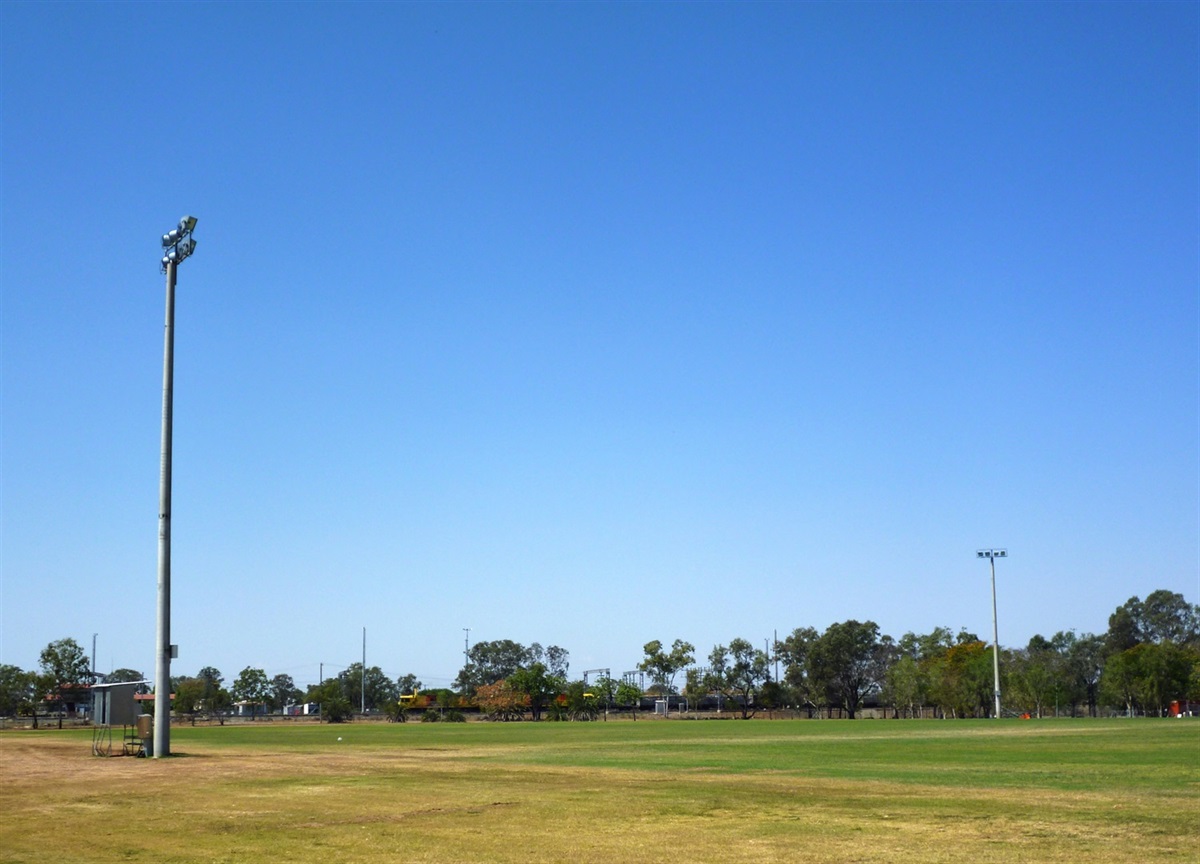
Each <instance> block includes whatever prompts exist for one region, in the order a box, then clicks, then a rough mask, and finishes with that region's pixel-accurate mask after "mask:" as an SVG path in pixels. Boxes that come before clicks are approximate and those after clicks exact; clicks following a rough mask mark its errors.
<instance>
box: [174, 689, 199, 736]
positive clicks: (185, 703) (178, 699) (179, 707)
mask: <svg viewBox="0 0 1200 864" xmlns="http://www.w3.org/2000/svg"><path fill="white" fill-rule="evenodd" d="M174 689H175V704H174V708H175V713H176V714H178V715H179V716H181V717H188V718H189V719H191V721H192V725H193V726H195V725H196V715H197V714H198V713H200V711H202V710H203V709H204V701H205V697H204V694H205V692H206V682H205V681H204V680H203V679H202V678H181V679H179V681H178V682H177V683H176V684H175V688H174Z"/></svg>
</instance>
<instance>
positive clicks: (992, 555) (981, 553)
mask: <svg viewBox="0 0 1200 864" xmlns="http://www.w3.org/2000/svg"><path fill="white" fill-rule="evenodd" d="M975 557H976V558H986V559H988V562H989V563H990V564H991V566H992V672H993V674H994V676H995V677H994V679H993V680H994V689H993V693H994V694H995V697H996V719H997V720H999V719H1000V628H999V626H998V625H997V624H996V559H997V558H1007V557H1008V550H1007V549H979V550H977V551H976V552H975Z"/></svg>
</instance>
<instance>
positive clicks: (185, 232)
mask: <svg viewBox="0 0 1200 864" xmlns="http://www.w3.org/2000/svg"><path fill="white" fill-rule="evenodd" d="M195 227H196V217H195V216H184V217H183V218H182V219H180V220H179V227H178V228H172V229H171V230H170V231H168V232H167V233H166V234H164V235H163V236H162V245H163V252H164V254H163V257H162V272H163V273H166V272H167V265H168V264H178V263H179V262H180V261H182V260H183V259H184V258H186V257H188V256H189V255H191V254H192V253H193V252H195V251H196V240H195V238H193V237H192V229H193V228H195Z"/></svg>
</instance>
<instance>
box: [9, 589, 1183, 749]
mask: <svg viewBox="0 0 1200 864" xmlns="http://www.w3.org/2000/svg"><path fill="white" fill-rule="evenodd" d="M569 659H570V655H569V652H568V651H567V650H566V649H565V648H561V647H558V646H555V645H551V646H549V647H546V648H543V647H542V646H541V645H540V644H539V643H536V642H535V643H533V644H532V645H530V646H528V647H526V646H524V645H521V644H520V643H518V642H514V641H512V640H508V639H501V640H495V641H491V642H478V643H476V644H475V645H473V646H470V648H469V649H468V651H467V652H466V656H465V657H464V664H463V667H462V669H461V670H460V671H459V673H458V676H457V677H456V679H455V681H454V688H453V689H442V690H423V689H422V684H421V682H420V681H419V680H417V678H416V676H414V675H412V674H407V675H402V676H400V677H398V678H396V679H391V678H389V677H388V676H387V675H385V674H384V672H383V671H382V670H381V669H380V668H379V667H378V666H371V667H368V668H366V669H365V670H364V668H363V665H362V664H361V663H355V664H352V665H351V666H349V667H347V668H346V669H344V670H342V671H341V672H339V673H338V674H337V675H336V676H334V677H332V678H328V679H326V680H324V681H321V682H319V683H318V684H315V685H312V686H310V687H309V688H307V690H303V691H302V690H301V689H300V688H299V687H297V686H296V684H295V682H294V681H293V679H292V678H291V676H289V675H286V674H281V675H276V676H274V677H268V676H267V674H266V672H265V671H263V670H262V669H258V668H254V667H246V668H245V669H243V670H242V671H241V672H240V673H239V674H238V675H237V677H236V678H235V679H234V680H233V681H232V682H230V683H229V684H228V686H226V682H225V678H224V677H223V675H222V674H221V672H220V671H219V670H217V669H215V668H213V667H211V666H206V667H204V668H202V669H201V670H200V671H199V672H198V673H197V674H195V675H191V676H180V677H177V678H173V679H172V692H173V693H174V694H175V698H174V703H173V710H174V712H175V714H176V715H177V716H179V717H183V718H190V719H191V720H192V721H193V722H195V720H196V719H197V718H198V717H202V716H209V717H214V718H217V719H222V718H223V717H225V716H227V715H228V714H229V713H230V711H231V710H232V709H233V707H234V706H235V705H240V706H241V707H242V708H243V709H248V710H246V712H245V713H248V714H249V716H250V717H251V719H253V718H254V717H256V716H258V715H260V714H264V713H277V712H281V711H283V710H285V709H287V708H288V707H289V706H293V705H297V704H301V703H311V704H316V705H319V706H320V713H321V715H322V718H323V719H325V720H330V721H340V720H344V719H347V718H349V717H350V716H352V715H353V714H354V713H356V712H357V711H361V710H364V709H365V710H366V711H368V712H373V711H374V712H385V713H387V714H388V715H389V716H391V717H392V718H393V719H397V720H403V719H406V716H407V713H408V711H409V710H411V709H412V708H423V709H426V710H425V711H423V715H422V716H423V719H439V718H442V719H458V716H461V715H459V714H458V712H459V711H460V710H461V709H462V708H466V707H469V708H472V709H476V710H478V711H479V712H480V713H481V714H483V715H484V716H485V717H488V718H490V719H496V720H515V719H522V718H524V717H526V716H528V717H530V718H531V719H533V720H540V719H543V718H547V717H549V718H553V719H576V720H578V719H594V718H596V717H598V716H600V714H601V713H602V712H607V711H609V710H618V711H622V710H623V711H632V712H634V716H636V711H637V709H639V708H641V706H642V703H643V700H644V699H647V698H651V697H652V698H655V699H656V700H657V701H658V702H659V704H660V705H661V706H662V707H663V708H665V709H666V710H668V711H669V710H670V707H671V700H672V698H673V697H674V698H675V699H676V704H679V701H680V700H683V702H684V704H686V705H687V706H688V707H689V708H693V709H695V708H699V709H704V708H712V707H716V708H717V709H718V710H722V711H723V710H725V709H726V708H728V710H730V711H731V712H735V713H738V714H740V715H741V716H742V717H750V716H753V715H754V714H755V713H757V712H759V711H763V710H772V711H774V710H779V709H790V710H791V711H793V712H798V713H801V714H806V715H807V716H843V717H847V718H854V717H855V716H857V715H858V714H859V713H860V712H861V711H862V709H863V707H864V706H868V705H869V706H871V707H873V708H875V709H876V710H877V711H882V712H884V713H885V714H886V715H887V716H892V717H898V718H902V717H949V718H955V717H987V716H991V714H992V713H993V711H994V708H993V705H994V701H993V686H994V680H993V678H994V673H993V648H992V647H991V646H990V645H989V644H988V643H986V642H984V641H983V640H981V639H980V638H979V637H978V636H977V635H976V634H974V633H971V632H969V631H967V630H959V631H958V632H957V633H955V632H953V631H951V630H950V629H949V628H946V627H935V628H934V629H933V630H932V631H930V632H929V633H924V634H918V633H911V632H910V633H905V634H904V635H903V636H902V637H901V638H899V639H894V638H892V637H891V636H888V635H885V634H882V633H881V632H880V630H879V627H878V625H877V624H875V623H874V622H872V621H857V620H849V621H843V622H838V623H834V624H831V625H830V626H829V627H828V628H826V629H825V630H824V631H818V630H817V629H815V628H813V627H800V628H797V629H795V630H793V631H792V633H791V634H789V635H788V636H786V637H785V638H784V639H782V640H778V641H776V642H775V643H774V644H773V646H771V649H770V653H768V650H767V648H766V647H764V648H761V649H760V648H756V647H754V645H752V644H751V643H750V642H749V641H748V640H746V639H744V638H740V637H739V638H735V639H731V640H730V641H729V643H728V644H721V645H716V646H714V647H713V649H712V650H711V651H710V652H709V654H708V655H707V657H706V658H704V659H703V660H702V661H701V662H700V663H697V660H696V650H695V647H694V646H693V645H692V644H691V643H689V642H686V641H684V640H682V639H676V640H675V641H674V642H673V643H672V644H671V646H670V647H669V648H668V647H667V646H665V645H664V644H663V643H662V642H660V641H657V640H655V641H651V642H648V643H646V644H645V645H644V646H643V657H642V659H641V661H640V662H639V663H638V667H637V670H636V672H637V674H636V675H631V674H626V675H623V676H621V677H619V678H613V677H611V676H609V675H607V674H605V675H602V676H600V677H599V678H597V679H595V680H593V681H590V682H589V681H587V680H575V681H572V680H571V679H570V677H569V674H568V673H569V666H570V664H569ZM773 664H777V665H778V666H781V667H782V670H783V673H782V675H779V676H777V677H778V680H776V676H774V675H773V674H772V666H773ZM1000 671H1001V691H1002V693H1003V705H1004V707H1005V709H1006V710H1008V711H1009V712H1012V713H1018V714H1028V715H1030V716H1038V717H1042V716H1046V715H1047V714H1055V715H1060V714H1065V715H1067V716H1078V715H1080V714H1083V715H1087V716H1097V715H1098V714H1099V713H1100V712H1101V711H1102V710H1104V709H1107V710H1110V711H1119V712H1121V713H1125V714H1129V715H1133V714H1148V715H1161V714H1163V713H1165V712H1166V711H1167V710H1168V708H1169V706H1170V705H1171V704H1172V703H1187V702H1193V703H1200V606H1196V605H1194V604H1190V603H1188V602H1187V601H1186V600H1185V598H1184V597H1183V595H1182V594H1177V593H1173V592H1170V591H1166V590H1158V591H1154V592H1153V593H1151V594H1149V595H1148V596H1147V597H1146V599H1145V600H1142V599H1140V598H1138V597H1132V598H1130V599H1129V600H1128V601H1126V602H1125V603H1124V604H1122V605H1121V606H1119V607H1117V609H1116V610H1115V611H1114V612H1113V613H1112V615H1110V616H1109V620H1108V629H1107V630H1106V631H1105V632H1104V633H1100V634H1095V633H1084V634H1077V633H1075V632H1074V631H1060V632H1058V633H1055V634H1054V635H1053V636H1051V637H1049V638H1046V637H1043V636H1040V635H1037V636H1034V637H1033V638H1032V639H1030V640H1029V643H1028V644H1027V645H1025V646H1024V647H1022V648H1001V651H1000ZM681 673H682V674H683V688H682V689H680V688H679V686H678V685H679V683H680V681H679V678H680V674H681ZM103 677H104V678H105V680H106V681H109V682H112V681H140V680H142V675H141V673H140V672H137V671H135V670H132V669H119V670H117V671H116V672H114V673H112V674H110V675H107V676H103ZM92 678H93V676H92V673H91V670H90V669H89V668H88V663H87V657H86V655H85V653H84V651H83V649H82V647H81V646H80V645H79V644H78V643H77V642H75V640H73V639H69V638H67V639H60V640H57V641H55V642H52V643H50V645H48V646H47V647H46V648H45V649H44V650H43V651H42V653H41V655H40V657H39V668H38V669H37V670H36V671H30V672H26V671H23V670H21V669H19V668H18V667H15V666H10V665H0V715H13V714H24V715H29V716H32V717H33V723H34V725H35V726H36V725H37V715H38V713H39V711H41V712H42V713H51V710H52V709H55V708H57V712H56V713H57V714H58V720H59V725H60V726H61V724H62V716H63V711H62V708H63V706H64V705H65V704H66V703H67V702H68V701H71V700H72V698H73V697H74V698H85V694H86V689H87V686H88V685H89V684H90V683H91V681H92ZM645 678H649V682H650V683H649V686H643V685H644V683H645ZM81 693H82V694H84V696H81V695H80V694H81ZM456 715H457V716H456Z"/></svg>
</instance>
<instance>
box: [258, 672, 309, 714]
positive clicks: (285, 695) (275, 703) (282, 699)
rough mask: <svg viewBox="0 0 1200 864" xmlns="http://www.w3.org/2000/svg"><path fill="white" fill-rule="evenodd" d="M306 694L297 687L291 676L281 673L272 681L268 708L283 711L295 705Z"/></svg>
mask: <svg viewBox="0 0 1200 864" xmlns="http://www.w3.org/2000/svg"><path fill="white" fill-rule="evenodd" d="M303 698H304V694H303V693H301V692H300V688H298V687H297V686H296V682H295V681H293V680H292V676H291V675H285V674H283V673H280V674H279V675H276V676H275V677H274V678H272V679H271V681H270V686H269V687H268V693H267V706H268V707H269V708H270V709H271V710H272V711H283V709H285V708H287V706H289V705H295V704H296V703H297V702H299V701H300V700H301V699H303Z"/></svg>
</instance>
